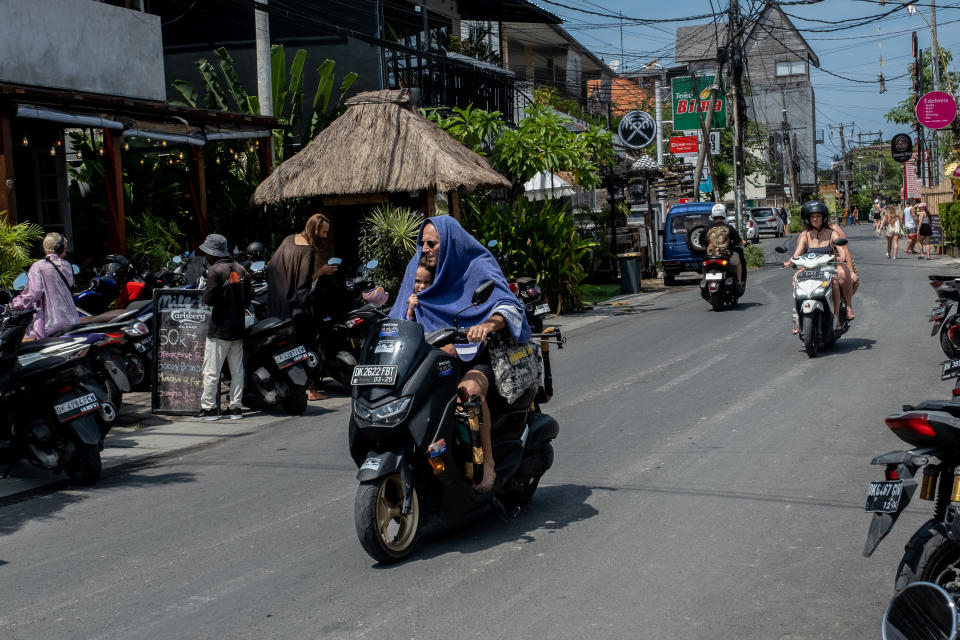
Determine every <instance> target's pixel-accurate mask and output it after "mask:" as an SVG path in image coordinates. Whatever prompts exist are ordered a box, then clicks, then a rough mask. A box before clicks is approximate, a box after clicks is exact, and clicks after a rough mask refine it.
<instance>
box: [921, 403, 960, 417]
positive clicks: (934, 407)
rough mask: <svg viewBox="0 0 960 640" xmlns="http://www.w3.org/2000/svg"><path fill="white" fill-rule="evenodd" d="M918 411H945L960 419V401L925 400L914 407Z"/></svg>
mask: <svg viewBox="0 0 960 640" xmlns="http://www.w3.org/2000/svg"><path fill="white" fill-rule="evenodd" d="M913 409H914V410H916V409H926V410H927V411H943V412H945V413H949V414H950V415H952V416H953V417H954V418H960V401H957V400H924V401H923V402H921V403H920V404H918V405H916V406H914V407H913Z"/></svg>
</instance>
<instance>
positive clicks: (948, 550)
mask: <svg viewBox="0 0 960 640" xmlns="http://www.w3.org/2000/svg"><path fill="white" fill-rule="evenodd" d="M958 562H960V544H958V543H956V542H953V541H952V540H948V539H947V538H946V537H945V536H944V535H943V534H942V533H941V532H940V527H938V526H937V524H936V523H935V522H934V521H933V520H929V521H927V522H926V523H925V524H924V525H923V526H922V527H920V529H918V530H917V532H916V533H914V534H913V537H911V538H910V541H909V542H908V543H907V547H906V550H905V551H904V553H903V558H902V559H901V560H900V567H899V568H898V570H897V584H896V593H900V592H901V591H903V590H904V589H906V588H907V587H908V586H909V585H910V584H912V583H914V582H921V581H923V582H932V583H934V584H936V585H940V586H941V587H943V588H945V589H947V591H951V590H952V589H951V588H950V587H948V586H947V585H949V584H951V583H954V581H956V580H957V578H958V577H960V572H958V570H957V567H956V565H957V563H958Z"/></svg>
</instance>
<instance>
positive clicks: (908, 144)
mask: <svg viewBox="0 0 960 640" xmlns="http://www.w3.org/2000/svg"><path fill="white" fill-rule="evenodd" d="M890 154H891V155H892V156H893V159H894V160H896V161H897V162H906V161H907V160H909V159H910V157H911V156H912V155H913V139H912V138H911V137H910V135H909V134H906V133H898V134H897V135H895V136H893V140H891V141H890Z"/></svg>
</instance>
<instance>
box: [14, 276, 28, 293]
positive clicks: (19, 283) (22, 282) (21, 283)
mask: <svg viewBox="0 0 960 640" xmlns="http://www.w3.org/2000/svg"><path fill="white" fill-rule="evenodd" d="M29 280H30V279H29V278H28V277H27V274H26V273H21V274H20V275H18V276H17V278H16V280H14V281H13V290H14V291H23V290H24V289H25V288H26V286H27V282H29Z"/></svg>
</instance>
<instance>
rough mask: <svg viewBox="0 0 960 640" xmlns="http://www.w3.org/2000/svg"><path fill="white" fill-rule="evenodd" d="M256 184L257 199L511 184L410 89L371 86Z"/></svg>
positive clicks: (465, 189) (457, 189)
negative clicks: (418, 105)
mask: <svg viewBox="0 0 960 640" xmlns="http://www.w3.org/2000/svg"><path fill="white" fill-rule="evenodd" d="M345 104H346V106H347V107H348V108H347V110H346V112H345V113H344V114H343V115H342V116H340V117H339V118H337V119H336V120H335V121H334V122H333V123H332V124H331V125H330V126H329V127H327V128H326V129H324V130H323V131H321V132H320V133H319V134H318V135H317V137H316V138H314V139H313V141H311V142H310V144H308V145H307V146H306V147H304V148H303V149H302V150H301V151H300V152H299V153H297V154H296V155H295V156H293V157H292V158H290V159H289V160H286V161H284V162H283V163H282V164H281V165H280V166H279V167H277V168H276V170H275V171H274V172H273V173H272V174H270V176H269V177H268V178H267V179H266V180H264V181H263V182H262V183H261V184H260V186H258V187H257V190H256V192H255V193H254V195H253V202H254V203H256V204H267V203H275V202H278V201H281V200H286V199H289V198H310V197H317V196H354V195H363V194H391V193H410V192H424V191H430V192H433V193H436V192H438V191H439V192H451V191H453V192H460V193H469V192H471V191H473V190H475V189H477V188H481V187H486V188H500V187H503V188H509V187H510V186H511V185H510V182H509V181H508V180H507V179H506V178H504V177H503V176H502V175H500V174H499V173H497V172H496V171H494V170H493V169H491V168H490V165H489V164H487V161H486V160H484V159H483V158H482V157H480V156H478V155H477V154H476V153H474V152H473V151H471V150H470V149H468V148H467V147H465V146H463V145H462V144H460V143H459V142H457V141H456V140H454V139H453V138H451V137H450V136H449V135H447V133H446V132H444V131H443V130H442V129H440V128H439V127H437V126H436V125H435V124H433V123H432V122H430V121H429V120H427V119H426V118H424V117H423V116H421V115H420V113H419V112H417V111H416V110H415V109H414V108H413V105H412V104H411V101H410V93H409V91H407V90H395V91H371V92H368V93H361V94H358V95H356V96H354V97H352V98H350V99H349V100H347V102H346V103H345Z"/></svg>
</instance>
